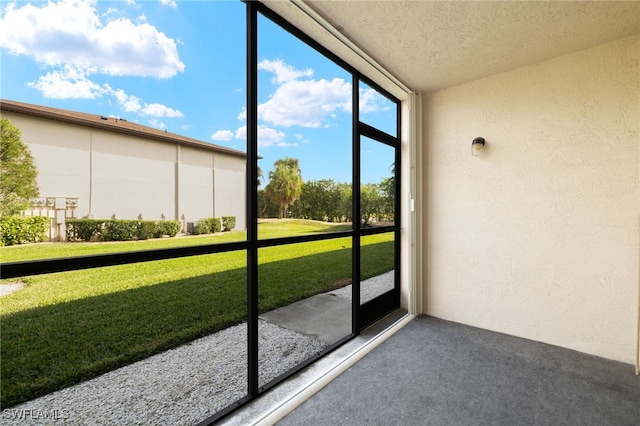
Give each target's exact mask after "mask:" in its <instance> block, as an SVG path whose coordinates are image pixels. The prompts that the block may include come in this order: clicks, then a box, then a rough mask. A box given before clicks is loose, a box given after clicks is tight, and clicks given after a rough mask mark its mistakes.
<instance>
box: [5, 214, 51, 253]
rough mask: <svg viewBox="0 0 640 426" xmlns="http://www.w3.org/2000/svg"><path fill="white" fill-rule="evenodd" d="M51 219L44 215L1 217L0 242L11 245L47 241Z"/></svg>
mask: <svg viewBox="0 0 640 426" xmlns="http://www.w3.org/2000/svg"><path fill="white" fill-rule="evenodd" d="M50 220H51V219H50V218H48V217H44V216H34V217H25V216H3V217H0V244H1V245H3V246H11V245H14V244H26V243H37V242H39V241H46V240H47V230H48V229H49V223H50Z"/></svg>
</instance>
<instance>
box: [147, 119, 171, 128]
mask: <svg viewBox="0 0 640 426" xmlns="http://www.w3.org/2000/svg"><path fill="white" fill-rule="evenodd" d="M149 124H151V127H155V128H156V129H160V130H164V129H166V128H167V125H166V124H164V123H163V122H161V121H158V120H156V119H155V118H152V119H151V120H149Z"/></svg>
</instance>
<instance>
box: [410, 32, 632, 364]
mask: <svg viewBox="0 0 640 426" xmlns="http://www.w3.org/2000/svg"><path fill="white" fill-rule="evenodd" d="M639 63H640V37H638V36H636V37H633V38H628V39H624V40H620V41H616V42H613V43H608V44H605V45H602V46H598V47H594V48H590V49H587V50H584V51H580V52H577V53H574V54H570V55H566V56H562V57H559V58H556V59H553V60H549V61H546V62H543V63H539V64H536V65H532V66H527V67H524V68H521V69H517V70H515V71H512V72H508V73H504V74H499V75H495V76H491V77H489V78H485V79H482V80H478V81H474V82H471V83H468V84H465V85H462V86H459V87H454V88H449V89H446V90H442V91H440V92H437V93H434V94H431V95H429V96H426V98H425V101H424V105H423V106H424V113H423V116H424V120H425V121H424V132H423V136H424V144H425V146H424V150H423V157H422V160H423V165H424V168H425V169H424V177H425V179H426V182H425V193H424V194H423V195H424V199H425V200H426V206H425V209H424V212H423V214H424V216H423V219H424V224H425V227H426V229H425V233H424V241H423V242H424V247H425V255H424V259H423V260H424V271H425V289H424V300H423V306H424V308H423V310H424V311H425V313H427V314H429V315H433V316H436V317H440V318H445V319H448V320H452V321H457V322H461V323H465V324H470V325H473V326H478V327H482V328H486V329H490V330H495V331H499V332H504V333H508V334H512V335H516V336H521V337H525V338H529V339H534V340H539V341H542V342H547V343H551V344H554V345H559V346H563V347H567V348H571V349H575V350H578V351H582V352H586V353H591V354H595V355H599V356H603V357H607V358H612V359H616V360H620V361H624V362H628V363H633V362H634V361H635V356H636V348H637V341H636V339H637V336H638V329H637V315H638V282H639V277H638V272H639V271H638V263H639V258H640V249H639V239H640V235H639V226H638V225H639V218H640V175H639V168H640V162H639V158H640V65H639ZM477 136H482V137H484V138H485V139H486V140H487V146H486V152H484V154H483V157H481V158H474V157H472V156H471V148H470V146H471V141H472V139H473V138H475V137H477Z"/></svg>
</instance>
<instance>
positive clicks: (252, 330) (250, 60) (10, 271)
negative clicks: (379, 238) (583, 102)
mask: <svg viewBox="0 0 640 426" xmlns="http://www.w3.org/2000/svg"><path fill="white" fill-rule="evenodd" d="M245 5H246V23H247V26H246V66H247V70H246V71H247V76H246V78H247V81H246V89H247V104H246V108H247V141H246V149H247V167H246V188H245V189H246V201H247V202H246V219H247V238H246V241H241V242H233V243H220V244H206V245H197V246H189V247H178V248H168V249H154V250H144V251H131V252H122V253H110V254H99V255H89V256H77V257H66V258H55V259H44V260H33V261H21V262H8V263H3V264H2V278H3V279H4V278H17V277H25V276H32V275H40V274H48V273H55V272H66V271H77V270H83V269H90V268H99V267H105V266H115V265H125V264H132V263H138V262H148V261H157V260H166V259H175V258H182V257H187V256H198V255H204V254H215V253H223V252H231V251H242V250H244V251H246V257H247V263H246V268H247V282H246V292H247V293H246V296H247V324H248V325H247V331H248V337H247V339H248V341H247V350H248V357H247V359H248V364H247V394H246V396H245V397H243V398H241V399H240V400H237V401H235V402H233V403H231V404H230V405H229V406H227V407H226V408H224V409H222V410H221V411H218V412H217V413H216V414H215V415H213V416H212V417H210V418H208V419H205V420H203V421H202V422H201V423H200V424H211V423H214V422H215V421H217V420H219V419H220V418H222V417H224V416H225V415H227V414H229V413H230V412H231V411H233V410H234V409H236V408H238V407H239V406H241V405H243V404H245V403H246V402H248V401H251V400H253V399H255V398H256V397H257V396H259V395H260V394H262V393H263V392H266V391H267V390H269V389H271V388H272V387H273V386H275V385H276V384H278V383H280V382H282V381H283V380H284V379H286V378H287V377H290V376H291V375H293V374H294V373H296V372H297V371H299V370H301V369H302V368H304V367H306V366H308V365H309V364H311V363H312V362H314V361H315V360H317V359H318V358H320V357H321V356H323V355H325V354H326V353H328V352H330V351H331V350H333V349H335V348H336V347H338V346H340V345H341V344H343V343H344V342H346V341H348V340H350V339H352V338H353V337H355V336H357V335H358V334H359V332H360V330H362V329H363V328H364V327H366V326H367V325H369V324H371V323H372V322H374V321H375V320H377V319H378V318H380V317H382V316H384V315H385V314H386V313H388V312H390V311H392V310H394V309H396V308H398V307H399V306H400V255H401V253H400V247H401V236H400V217H401V211H400V207H401V206H400V198H401V197H400V194H401V187H400V176H401V170H402V167H401V166H402V164H401V152H400V151H401V150H400V141H401V138H400V130H401V126H400V119H401V117H400V113H401V108H400V101H399V100H398V99H396V98H395V97H394V96H393V95H391V94H389V93H388V92H387V91H385V90H384V89H382V88H381V87H380V86H379V85H377V84H375V83H374V82H373V81H372V80H369V79H368V78H367V77H366V76H364V75H362V74H360V73H359V72H358V71H357V70H356V69H354V68H353V67H351V66H350V65H349V64H347V63H346V62H344V61H343V60H341V59H340V58H338V57H337V56H336V55H335V54H333V53H332V52H331V51H329V50H328V49H326V48H324V47H323V46H321V45H320V44H319V43H317V42H315V41H314V40H312V39H311V38H310V37H308V36H307V35H306V34H305V33H304V32H302V31H301V30H299V29H298V28H296V27H295V26H293V25H292V24H290V23H289V22H287V21H286V20H284V19H283V18H281V17H280V16H279V15H277V14H276V13H275V12H273V11H271V10H270V9H268V8H267V7H266V6H264V5H263V4H261V3H259V2H254V1H247V2H245ZM259 15H262V16H264V17H266V18H267V19H269V20H271V21H273V22H274V23H276V24H277V25H279V26H280V27H282V28H283V29H284V30H285V31H287V32H289V33H290V34H291V35H292V36H294V37H297V38H298V39H300V40H302V41H303V42H305V43H306V44H307V45H308V46H310V47H311V48H312V49H315V50H316V51H318V52H319V53H321V54H322V55H324V56H325V57H326V58H327V59H329V60H330V61H332V62H334V63H335V64H336V65H338V66H339V67H341V68H342V69H343V70H345V71H347V72H348V73H349V74H350V75H351V78H352V128H351V130H352V165H351V167H352V194H353V197H352V201H351V202H352V230H350V231H340V232H332V233H324V234H313V235H304V236H291V237H281V238H272V239H259V238H258V207H257V202H258V187H257V186H256V184H255V183H256V181H257V180H258V174H257V171H258V158H259V157H258V42H259V34H258V16H259ZM360 82H363V83H365V84H366V85H368V86H369V87H371V88H373V89H374V90H376V91H377V92H378V93H379V94H382V95H383V96H384V97H385V98H386V99H388V100H389V101H391V102H392V103H393V104H395V113H396V123H395V125H396V135H390V134H388V133H386V132H384V131H382V130H379V129H377V128H375V127H373V126H371V125H370V124H366V123H364V122H362V121H360V119H359V105H360V102H359V88H360ZM362 137H366V138H369V139H372V140H374V141H376V142H379V143H381V144H384V145H386V146H388V147H391V148H393V149H394V153H395V155H394V173H393V177H394V194H395V195H394V209H395V210H394V221H393V224H392V225H385V226H380V227H371V228H364V227H362V226H361V196H360V190H359V188H360V184H361V177H360V172H361V168H362V164H361V152H360V141H361V138H362ZM381 233H393V235H394V259H393V262H394V286H393V289H391V290H389V291H387V292H385V293H383V294H381V295H379V296H378V297H376V298H375V299H373V300H371V301H369V302H367V303H364V304H362V305H361V304H360V277H361V272H360V268H361V258H360V256H361V246H360V243H361V238H362V237H364V236H369V235H375V234H381ZM344 237H350V238H351V239H352V248H351V250H352V251H351V262H352V265H351V271H352V275H351V281H352V292H353V297H352V302H351V303H352V310H351V312H352V318H351V333H350V334H348V335H346V336H345V337H344V338H342V339H340V340H338V341H337V342H335V343H333V344H331V345H329V346H328V347H327V348H325V349H324V350H322V351H321V352H319V353H318V354H316V355H314V356H312V357H311V358H309V359H307V360H305V361H303V362H302V363H300V364H298V365H297V366H295V367H293V368H292V369H290V370H288V371H286V372H285V373H283V374H281V375H280V376H278V377H276V378H275V379H273V380H271V381H270V382H268V383H266V384H264V385H262V386H260V384H259V382H258V351H259V348H258V314H259V312H258V250H259V249H261V248H266V247H275V246H282V245H288V244H294V243H302V242H313V241H321V240H328V239H337V238H344Z"/></svg>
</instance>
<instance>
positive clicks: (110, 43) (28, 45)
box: [0, 0, 185, 78]
mask: <svg viewBox="0 0 640 426" xmlns="http://www.w3.org/2000/svg"><path fill="white" fill-rule="evenodd" d="M0 46H1V47H4V48H5V49H7V50H8V51H9V52H10V53H12V54H14V55H25V56H29V57H32V58H33V59H35V60H36V61H37V62H39V63H41V64H44V65H47V66H52V67H53V66H72V67H74V68H77V69H82V70H84V71H85V72H86V73H89V72H90V73H96V72H99V73H103V74H108V75H115V76H125V75H135V76H143V77H146V76H153V77H158V78H168V77H172V76H173V75H175V74H177V73H178V72H182V71H184V68H185V65H184V63H182V61H180V58H179V55H178V50H177V47H176V46H177V44H176V42H175V41H174V40H173V39H172V38H170V37H167V35H165V34H164V33H162V32H161V31H159V30H158V29H157V28H155V27H153V26H152V25H149V24H147V23H142V24H138V25H136V24H134V23H133V22H131V20H129V19H128V18H118V19H115V20H111V21H107V22H102V20H101V19H100V17H99V16H98V13H97V10H96V1H95V0H61V1H59V2H57V3H54V2H51V1H50V2H47V3H46V4H44V5H43V6H41V7H36V6H34V5H32V4H25V5H22V6H21V7H17V6H16V4H15V3H10V4H8V5H7V6H5V7H4V9H2V11H1V12H0Z"/></svg>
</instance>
